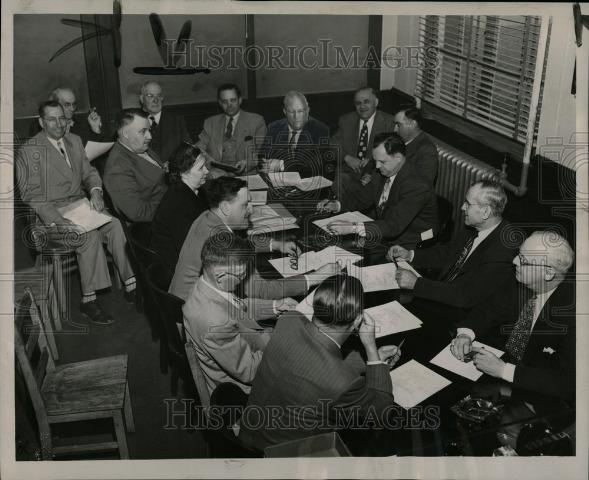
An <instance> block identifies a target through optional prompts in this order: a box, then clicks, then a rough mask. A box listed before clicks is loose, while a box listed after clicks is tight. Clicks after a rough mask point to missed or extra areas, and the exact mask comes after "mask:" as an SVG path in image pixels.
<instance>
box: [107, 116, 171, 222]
mask: <svg viewBox="0 0 589 480" xmlns="http://www.w3.org/2000/svg"><path fill="white" fill-rule="evenodd" d="M116 128H117V136H118V139H117V142H116V143H115V144H114V146H113V148H112V149H111V151H110V153H109V155H108V160H107V161H106V166H105V169H104V185H105V186H106V189H107V191H108V193H109V195H110V197H111V199H112V201H113V204H114V206H115V208H116V209H117V210H118V212H119V213H121V214H122V215H123V216H124V217H125V219H126V220H128V221H130V222H151V220H152V219H153V216H154V214H155V211H156V209H157V207H158V205H159V204H160V201H161V199H162V197H163V196H164V193H166V190H167V185H166V181H165V173H166V171H165V169H166V165H164V163H163V162H162V161H161V160H160V157H159V156H158V155H157V153H155V152H154V151H153V150H151V148H150V142H151V133H150V131H149V121H148V120H147V115H146V114H145V112H143V111H142V110H138V109H135V108H130V109H127V110H123V111H122V112H121V113H120V114H119V116H118V118H117V122H116Z"/></svg>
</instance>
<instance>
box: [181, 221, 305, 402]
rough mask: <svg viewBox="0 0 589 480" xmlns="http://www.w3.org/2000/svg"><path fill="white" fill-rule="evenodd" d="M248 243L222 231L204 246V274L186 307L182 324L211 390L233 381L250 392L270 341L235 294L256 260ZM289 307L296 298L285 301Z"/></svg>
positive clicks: (266, 333) (197, 282)
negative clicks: (253, 259)
mask: <svg viewBox="0 0 589 480" xmlns="http://www.w3.org/2000/svg"><path fill="white" fill-rule="evenodd" d="M252 254H253V250H251V248H250V246H249V244H248V242H247V241H245V240H243V239H241V238H239V237H236V236H235V235H234V234H232V233H227V232H223V233H220V234H216V235H212V236H211V237H209V238H208V239H207V240H206V242H205V243H204V246H203V248H202V257H201V259H202V275H201V276H200V277H199V279H198V280H197V281H196V284H195V286H194V288H193V289H192V291H191V293H190V296H189V297H188V299H187V300H186V303H185V304H184V306H183V307H182V311H183V313H184V326H185V328H186V334H187V337H188V339H189V340H190V341H191V342H192V344H193V346H194V348H195V350H196V352H197V355H198V358H199V361H200V364H201V367H202V370H203V373H204V376H205V380H206V383H207V387H208V389H209V393H212V392H213V390H214V389H215V387H216V386H217V385H219V384H220V383H224V382H231V383H235V384H236V385H238V386H239V387H241V388H242V389H243V390H244V392H246V393H248V392H249V389H250V385H251V383H252V380H253V379H254V375H255V374H256V370H257V368H258V365H259V364H260V361H261V360H262V352H263V350H264V348H265V347H266V344H267V343H268V340H269V339H270V334H269V333H268V332H265V331H263V330H262V329H261V328H260V327H259V326H258V324H257V323H256V320H260V319H261V317H255V316H253V312H252V311H251V310H249V309H247V307H246V305H245V303H244V301H243V300H242V299H241V298H239V297H237V296H236V295H235V293H234V291H235V289H236V288H237V286H238V285H239V283H240V282H242V281H243V280H244V279H245V278H246V277H247V274H248V266H247V264H248V262H249V261H250V260H251V259H252ZM286 300H288V302H287V303H289V305H290V307H289V308H294V306H296V302H295V301H294V300H292V299H286Z"/></svg>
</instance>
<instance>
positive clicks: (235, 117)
mask: <svg viewBox="0 0 589 480" xmlns="http://www.w3.org/2000/svg"><path fill="white" fill-rule="evenodd" d="M240 113H241V110H240V111H239V112H237V113H236V114H235V115H233V117H230V116H229V115H225V125H227V124H228V123H229V119H230V118H233V125H234V126H235V124H236V123H237V120H239V114H240Z"/></svg>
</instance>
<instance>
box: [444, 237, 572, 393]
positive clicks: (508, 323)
mask: <svg viewBox="0 0 589 480" xmlns="http://www.w3.org/2000/svg"><path fill="white" fill-rule="evenodd" d="M573 260H574V253H573V250H572V248H571V247H570V246H569V244H568V242H567V241H566V240H565V239H564V238H563V237H561V236H560V235H558V234H557V233H555V232H552V231H543V232H534V233H533V234H532V235H530V237H529V238H528V239H527V240H526V241H525V242H524V243H523V244H522V245H521V247H520V250H519V255H517V256H516V257H515V258H514V259H513V263H514V264H515V278H513V279H512V280H511V281H510V282H508V283H506V284H505V285H504V286H503V287H502V288H501V289H499V290H497V292H496V293H495V294H494V295H493V297H491V298H490V299H489V300H488V301H486V302H484V303H483V304H481V305H480V306H478V307H477V308H475V309H474V310H473V311H472V312H471V314H470V315H469V316H468V318H467V319H466V320H464V321H463V322H459V323H458V324H457V336H456V338H455V339H454V340H452V344H451V347H450V349H451V351H452V353H453V354H454V356H455V357H456V358H458V359H459V360H463V361H466V358H467V357H466V356H467V355H468V354H469V353H470V352H474V356H473V360H472V361H473V362H474V365H475V366H476V367H477V369H479V370H480V371H482V372H484V373H486V374H488V375H491V376H493V377H497V378H501V379H503V380H506V381H507V382H510V383H512V384H513V386H514V387H516V388H521V389H524V390H531V391H535V392H538V393H542V394H546V395H554V396H558V397H563V398H573V397H574V394H575V360H576V358H575V339H576V326H575V322H576V318H575V299H574V287H575V285H574V282H568V281H565V280H566V274H567V272H568V271H569V269H570V268H571V267H572V265H573ZM516 280H517V281H516ZM479 338H482V339H483V341H487V342H488V343H494V344H495V345H497V346H499V345H500V348H502V350H504V351H505V356H504V357H503V358H498V357H497V356H495V355H494V354H492V353H491V352H489V351H488V350H485V349H484V348H477V347H474V346H473V345H472V342H473V341H474V340H475V339H479Z"/></svg>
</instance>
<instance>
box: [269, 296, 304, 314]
mask: <svg viewBox="0 0 589 480" xmlns="http://www.w3.org/2000/svg"><path fill="white" fill-rule="evenodd" d="M298 304H299V302H297V301H296V300H295V299H294V298H290V297H286V298H281V299H279V300H274V311H275V312H278V313H282V312H288V311H289V310H294V309H295V308H296V306H297V305H298Z"/></svg>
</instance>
